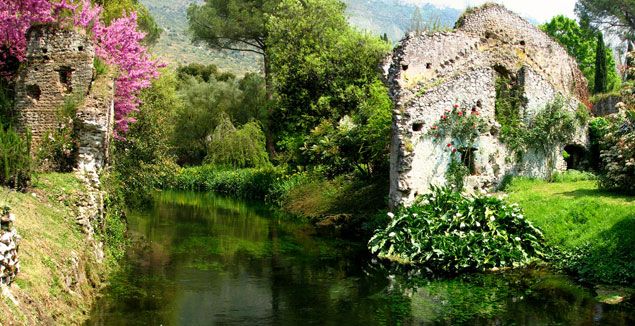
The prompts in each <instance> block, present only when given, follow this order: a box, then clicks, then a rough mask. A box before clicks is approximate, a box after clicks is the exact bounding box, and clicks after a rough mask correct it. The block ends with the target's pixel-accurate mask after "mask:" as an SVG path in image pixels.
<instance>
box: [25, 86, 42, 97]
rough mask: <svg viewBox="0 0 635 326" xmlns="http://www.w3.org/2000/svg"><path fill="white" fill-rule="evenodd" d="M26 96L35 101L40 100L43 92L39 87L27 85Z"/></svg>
mask: <svg viewBox="0 0 635 326" xmlns="http://www.w3.org/2000/svg"><path fill="white" fill-rule="evenodd" d="M26 95H28V96H29V97H30V98H32V99H34V100H39V99H40V96H41V95H42V90H41V89H40V86H38V85H27V86H26Z"/></svg>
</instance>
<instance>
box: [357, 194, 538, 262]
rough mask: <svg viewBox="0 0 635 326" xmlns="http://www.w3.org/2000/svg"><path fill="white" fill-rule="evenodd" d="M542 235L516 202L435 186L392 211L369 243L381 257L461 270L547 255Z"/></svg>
mask: <svg viewBox="0 0 635 326" xmlns="http://www.w3.org/2000/svg"><path fill="white" fill-rule="evenodd" d="M389 214H390V213H389ZM542 238H543V237H542V233H541V231H540V230H538V229H537V228H535V227H534V226H533V225H532V224H531V223H530V222H529V221H527V220H525V219H524V217H523V214H522V212H521V210H520V209H519V208H518V206H517V205H515V204H507V203H506V202H504V201H502V200H500V199H497V198H495V197H489V196H477V197H473V198H470V197H466V196H463V195H461V194H460V193H457V192H453V191H451V190H449V189H441V188H437V189H433V191H432V192H431V193H429V194H426V195H423V196H421V197H420V198H418V199H417V200H416V202H415V203H414V204H413V205H412V206H411V207H408V208H402V209H400V210H399V211H398V212H397V213H396V214H394V215H392V214H391V221H390V222H389V224H388V226H387V227H386V228H385V229H380V230H377V231H376V233H375V235H374V236H373V237H372V238H371V240H370V241H369V243H368V247H369V248H370V250H371V251H372V252H373V253H375V254H378V255H379V256H380V257H382V258H387V259H390V260H394V261H397V262H400V263H404V264H415V265H424V266H428V267H430V268H432V269H435V270H441V271H447V272H457V271H464V270H484V269H489V268H494V267H505V266H509V267H511V266H514V267H515V266H520V265H524V264H527V263H529V262H530V261H531V260H532V259H533V258H540V257H542V256H543V253H542V250H543V244H542Z"/></svg>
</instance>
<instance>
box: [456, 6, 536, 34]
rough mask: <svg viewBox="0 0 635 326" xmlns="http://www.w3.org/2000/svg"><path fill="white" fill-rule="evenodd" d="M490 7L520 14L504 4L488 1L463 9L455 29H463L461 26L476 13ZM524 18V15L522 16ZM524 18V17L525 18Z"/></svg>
mask: <svg viewBox="0 0 635 326" xmlns="http://www.w3.org/2000/svg"><path fill="white" fill-rule="evenodd" d="M490 9H500V10H505V11H507V12H508V13H509V14H512V15H516V16H518V14H516V13H515V12H513V11H511V10H509V9H507V8H506V7H505V6H503V5H502V4H499V3H495V2H486V3H484V4H482V5H480V6H477V7H468V8H467V9H465V11H463V13H461V16H459V18H458V19H457V20H456V22H455V23H454V29H455V30H457V29H461V27H463V26H464V25H465V21H466V20H467V19H468V18H469V17H471V16H473V15H476V14H479V13H481V12H483V11H487V10H490ZM519 17H520V16H519ZM521 18H522V17H521ZM523 20H524V18H523Z"/></svg>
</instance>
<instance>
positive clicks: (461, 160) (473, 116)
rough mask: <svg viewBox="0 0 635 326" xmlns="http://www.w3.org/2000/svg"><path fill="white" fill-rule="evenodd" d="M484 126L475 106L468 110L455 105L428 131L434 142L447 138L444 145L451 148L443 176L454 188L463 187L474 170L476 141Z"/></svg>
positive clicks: (461, 188) (456, 189)
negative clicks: (466, 178) (447, 141)
mask: <svg viewBox="0 0 635 326" xmlns="http://www.w3.org/2000/svg"><path fill="white" fill-rule="evenodd" d="M486 127H487V123H486V122H485V121H484V120H483V119H482V118H481V117H480V112H479V111H478V109H477V107H476V106H474V107H473V108H472V109H471V110H470V111H469V112H468V111H467V110H466V109H464V108H463V109H462V108H460V107H459V105H458V104H455V105H454V107H453V108H452V110H446V111H445V113H444V114H443V115H441V118H440V119H439V122H437V123H436V124H434V125H433V126H432V127H431V128H430V130H429V131H428V135H429V136H432V137H433V139H434V140H435V141H437V142H440V141H443V140H447V139H450V142H449V143H447V144H446V145H445V147H446V148H447V150H448V151H450V164H449V165H448V169H447V170H446V174H445V179H446V180H447V182H448V184H449V186H450V187H451V188H452V189H453V190H455V191H461V190H463V182H464V180H465V177H467V176H468V175H469V174H470V173H471V172H473V171H472V170H473V169H474V164H473V160H474V150H475V146H476V140H477V139H478V136H479V135H481V134H482V133H483V132H484V131H485V129H486Z"/></svg>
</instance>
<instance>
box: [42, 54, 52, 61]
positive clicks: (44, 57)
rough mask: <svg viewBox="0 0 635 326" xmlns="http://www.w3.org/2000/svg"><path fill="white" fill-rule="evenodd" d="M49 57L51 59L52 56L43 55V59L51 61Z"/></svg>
mask: <svg viewBox="0 0 635 326" xmlns="http://www.w3.org/2000/svg"><path fill="white" fill-rule="evenodd" d="M49 59H50V58H49V56H48V55H45V56H43V57H42V60H44V61H49Z"/></svg>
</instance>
